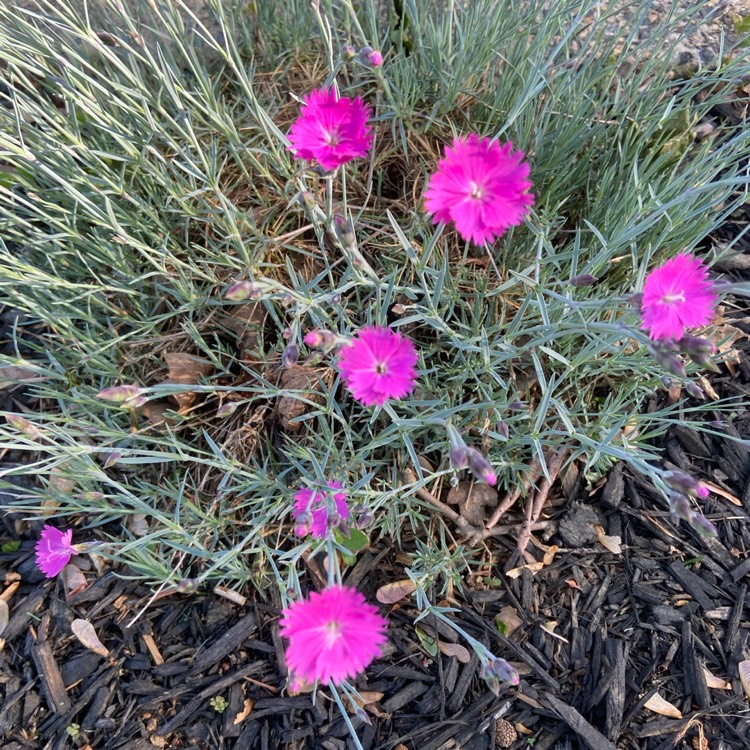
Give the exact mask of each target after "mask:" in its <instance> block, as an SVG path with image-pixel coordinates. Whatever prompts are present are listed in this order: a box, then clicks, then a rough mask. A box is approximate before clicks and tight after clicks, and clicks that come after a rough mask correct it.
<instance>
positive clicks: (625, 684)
mask: <svg viewBox="0 0 750 750" xmlns="http://www.w3.org/2000/svg"><path fill="white" fill-rule="evenodd" d="M730 115H731V113H729V114H727V112H718V113H717V117H722V118H729V119H731V116H730ZM748 220H750V215H747V212H745V215H743V216H735V217H733V219H732V221H731V222H727V223H726V225H725V226H724V227H722V229H721V231H720V232H719V233H718V235H717V237H715V238H713V239H714V240H715V241H716V242H717V243H718V244H721V243H722V242H727V240H729V239H731V238H732V237H736V236H737V235H738V234H739V233H740V232H741V231H742V229H743V228H744V227H745V226H746V224H747V221H748ZM734 249H735V250H740V251H741V253H740V254H737V255H735V256H734V261H733V264H732V263H730V264H729V266H727V265H725V266H724V268H725V270H727V271H728V272H729V274H730V275H734V276H736V277H741V276H745V277H746V278H747V269H748V268H750V243H747V242H746V241H745V240H744V239H743V240H742V241H741V242H740V243H738V244H737V245H736V246H735V248H734ZM746 278H745V280H746ZM737 325H738V326H739V327H740V328H743V327H744V328H747V326H746V325H745V324H744V323H743V322H738V323H737ZM736 346H737V348H738V349H739V362H738V364H736V366H735V367H734V368H733V371H732V372H730V373H729V374H727V372H728V371H725V372H724V374H723V375H721V376H718V377H715V378H712V379H711V385H712V386H713V388H714V389H715V390H716V391H717V392H718V394H719V395H720V396H741V397H743V398H746V397H747V395H748V393H750V365H749V364H748V359H747V342H742V343H740V344H736ZM743 347H744V348H743ZM6 395H7V394H6ZM666 397H667V396H666V395H665V394H660V395H657V396H656V397H655V399H654V403H653V404H651V405H650V407H651V408H658V407H659V405H660V402H659V399H663V398H666ZM9 408H11V409H12V406H10V407H9ZM749 424H750V412H748V411H742V412H740V413H737V414H736V416H735V419H734V420H733V422H732V424H724V425H717V426H716V428H715V432H716V433H717V434H715V435H705V434H701V433H696V432H693V431H691V430H689V429H687V428H686V427H684V426H681V425H679V424H677V425H675V426H674V427H673V428H671V429H670V430H669V432H668V433H667V435H666V436H665V437H664V439H663V440H662V441H661V443H662V447H663V448H664V452H665V456H666V459H667V460H668V462H669V464H671V465H673V466H676V467H679V468H680V469H683V470H685V471H688V472H689V473H691V474H692V475H694V476H696V477H698V478H701V479H703V480H706V481H709V482H711V483H712V484H713V485H714V486H715V487H718V488H719V489H720V490H722V492H723V493H724V494H723V495H722V494H717V493H716V492H714V493H713V494H712V496H711V498H710V499H708V500H707V501H705V505H704V510H705V513H706V515H707V516H708V517H709V518H710V519H711V520H713V521H714V523H715V524H716V525H717V527H718V529H719V535H720V540H719V541H718V542H716V541H710V540H706V539H704V538H702V537H700V536H698V535H696V534H695V533H694V532H693V531H692V530H691V529H690V528H688V527H686V526H685V525H682V526H680V527H679V528H676V527H675V525H674V523H673V521H672V519H671V518H670V517H669V515H668V513H667V512H666V511H665V508H664V505H663V502H662V501H661V500H660V498H659V496H658V493H656V492H655V490H654V489H653V488H652V487H651V486H650V485H649V484H648V483H647V482H645V481H644V480H643V479H642V478H641V477H639V476H636V475H633V474H631V473H630V472H629V471H628V470H627V469H624V468H623V467H622V466H617V467H615V468H614V469H613V471H612V472H610V475H609V476H608V478H607V480H606V482H605V483H603V484H602V485H600V486H599V487H597V488H596V490H595V491H594V492H592V493H589V494H586V493H584V492H583V489H582V483H581V481H580V480H579V479H578V478H577V477H576V476H575V475H571V476H569V477H567V479H566V481H564V482H562V484H561V486H559V487H557V488H556V491H557V494H556V495H555V493H554V492H553V495H552V497H551V498H550V501H549V504H548V506H547V516H548V525H547V528H546V529H545V542H548V543H552V544H558V545H559V549H558V551H557V554H556V556H555V558H554V560H553V561H552V563H551V564H549V565H547V566H545V567H544V568H543V569H542V570H540V571H538V572H537V573H535V574H532V572H531V571H530V570H529V569H525V570H523V571H522V573H521V574H520V575H519V576H518V577H517V578H514V579H512V578H509V577H507V576H505V575H503V571H502V570H501V569H500V568H499V567H497V566H489V567H487V569H486V570H484V571H483V572H484V573H486V576H485V577H484V578H482V580H481V581H478V580H477V579H476V577H474V580H473V581H472V583H473V584H474V585H473V587H472V588H470V589H468V591H467V593H466V597H465V605H464V606H463V607H462V611H461V612H460V613H459V614H456V615H454V617H455V620H456V622H457V623H458V624H460V625H461V627H462V628H464V629H465V630H467V631H468V632H470V633H471V634H472V635H474V636H475V637H476V638H478V639H479V640H481V641H483V642H484V643H485V644H486V645H487V646H488V647H489V648H490V649H492V650H493V651H494V652H496V653H497V654H498V655H500V656H503V657H505V658H507V659H509V660H510V661H512V662H514V663H515V664H516V665H517V666H518V667H519V669H520V671H521V673H522V675H521V683H520V685H519V686H518V687H517V688H511V689H508V690H506V691H505V692H504V693H502V694H501V695H500V697H499V698H496V697H495V696H494V695H493V694H492V693H491V692H489V691H488V689H487V686H486V684H485V683H484V682H483V681H482V680H481V679H480V678H479V675H478V669H477V660H476V658H475V657H474V658H472V659H471V660H470V661H469V662H468V663H461V662H459V661H458V659H457V657H456V656H446V655H443V654H442V653H438V654H437V656H434V657H431V656H429V655H428V654H427V652H426V651H425V650H424V648H423V647H422V645H421V644H420V643H419V641H418V639H417V637H416V635H415V632H414V627H413V624H412V623H413V617H414V615H415V614H416V613H415V612H414V611H413V610H412V608H411V606H410V605H409V604H408V603H403V604H402V605H401V607H394V609H393V611H392V612H391V613H390V616H389V623H390V631H389V641H390V644H389V648H388V652H387V653H386V654H385V655H384V657H383V658H382V659H380V660H378V661H376V662H375V663H374V664H373V665H372V666H371V667H370V669H368V670H367V674H366V676H365V677H363V678H362V679H361V680H360V681H359V682H358V686H359V687H360V690H362V691H367V695H368V697H369V698H370V699H372V700H373V703H372V704H369V705H367V706H366V713H367V715H368V717H369V723H364V722H363V721H362V720H361V718H359V717H357V716H352V722H353V723H354V725H355V726H356V727H357V731H358V735H359V737H360V740H361V742H362V745H363V747H364V748H365V750H404V748H406V749H407V750H450V749H451V748H456V749H458V748H462V749H464V750H487V749H489V748H493V747H512V748H522V747H532V746H533V748H534V749H535V750H554V748H560V749H561V750H575V749H576V748H588V749H589V750H669V749H672V748H690V749H692V750H740V749H744V748H748V747H750V719H749V718H748V716H750V714H748V713H747V707H748V706H747V699H746V697H745V695H744V692H743V689H742V686H741V683H740V680H739V673H738V664H739V662H741V661H743V660H744V659H746V658H748V657H750V649H748V631H749V629H750V622H749V621H748V611H747V603H748V602H747V600H748V597H747V589H748V580H750V579H748V573H750V556H749V555H748V548H750V530H749V529H748V524H747V518H748V512H750V482H749V481H748V480H749V479H750V454H749V453H748V451H747V450H745V449H744V448H743V447H741V446H739V445H738V444H737V443H736V442H733V441H731V440H729V439H727V438H725V437H722V436H721V434H722V433H723V434H725V435H727V436H735V437H739V436H742V437H747V436H748V435H749V434H750V430H748V425H749ZM592 514H593V516H592ZM592 517H594V518H598V519H599V520H600V521H601V523H602V525H603V526H604V528H605V531H606V533H607V534H608V535H610V536H618V537H620V538H621V540H622V545H623V546H622V552H621V553H620V554H613V553H611V552H609V551H607V550H605V549H604V548H603V547H602V546H601V545H599V544H598V543H596V542H595V541H593V540H591V539H590V538H588V537H586V536H585V534H584V536H583V537H581V536H580V531H581V528H582V527H583V526H586V525H588V527H589V528H590V520H591V518H592ZM587 519H588V520H587ZM520 520H521V519H520V516H514V515H513V514H508V516H506V517H505V518H504V523H513V522H515V521H519V522H520ZM490 543H491V545H492V548H491V550H490V551H491V552H492V556H493V559H495V560H498V559H499V560H501V561H504V560H507V559H508V557H509V555H510V551H511V550H512V549H513V547H514V542H513V540H510V539H504V538H497V539H494V540H491V541H490ZM503 545H505V546H507V550H503V549H502V547H503ZM0 576H2V579H3V581H4V585H5V589H4V593H3V595H2V596H3V598H5V599H6V600H7V601H8V602H9V604H10V613H11V617H10V621H9V623H8V625H7V626H6V628H5V630H4V632H3V633H2V636H1V639H0V738H2V739H3V746H2V747H3V749H4V750H29V749H36V748H45V749H47V748H50V749H51V750H56V749H58V748H71V747H72V748H86V749H88V748H91V750H119V749H125V748H127V749H128V750H130V749H132V750H152V749H153V748H182V749H185V750H188V749H192V748H195V749H196V750H198V749H199V750H209V749H210V750H221V749H224V748H226V749H227V750H246V749H250V748H261V749H262V750H275V749H277V748H288V749H289V750H292V749H294V750H303V749H307V748H310V749H312V748H321V749H325V750H345V749H350V748H354V744H353V741H352V740H351V738H350V737H349V734H348V731H347V728H346V725H345V723H344V721H343V720H342V719H341V717H340V715H339V712H338V709H337V708H336V706H335V704H334V703H333V702H332V701H331V700H330V699H329V698H328V697H327V695H326V692H325V691H319V692H318V694H317V696H316V697H315V701H314V702H313V696H311V695H300V696H296V697H290V696H288V695H287V694H286V692H285V677H284V670H283V666H282V665H283V646H282V644H281V642H280V640H279V636H278V627H277V620H278V615H279V612H278V608H274V607H273V606H268V605H265V604H262V603H260V602H253V601H248V602H247V603H245V604H244V605H241V604H235V603H232V602H230V601H228V600H227V599H226V598H224V597H222V596H220V595H217V594H216V593H215V592H214V591H209V590H207V591H199V592H193V593H189V594H177V593H175V594H172V595H168V596H165V597H163V598H158V599H156V600H155V601H150V600H151V596H152V593H151V592H150V591H149V590H147V589H145V588H144V587H142V586H140V585H139V584H137V583H134V582H131V581H126V580H122V579H119V578H117V577H116V576H114V575H113V574H111V573H110V574H106V575H104V576H103V577H101V578H98V579H97V580H95V581H94V582H93V583H92V585H91V586H90V587H89V588H87V589H85V590H83V591H81V592H79V593H78V594H76V595H73V596H71V597H70V598H69V599H67V600H66V599H65V597H64V592H63V585H62V583H61V582H60V581H57V580H55V581H48V580H45V579H44V578H42V576H41V574H40V573H39V571H38V570H37V569H36V567H35V565H34V561H33V543H32V542H25V543H24V544H23V545H22V547H21V550H20V551H16V552H14V553H8V554H0ZM400 577H402V576H401V566H400V565H399V564H398V563H397V562H396V560H395V552H393V548H391V547H389V546H387V545H386V544H384V543H381V544H379V545H376V546H374V547H372V548H370V549H369V550H366V551H365V552H363V553H362V554H361V555H360V557H359V559H358V562H357V564H356V566H355V567H354V568H352V569H351V570H350V571H349V573H348V576H347V580H346V583H348V584H349V585H353V586H357V587H358V588H360V589H361V590H363V591H364V592H365V593H366V594H367V596H368V598H370V599H374V594H375V591H376V589H377V588H378V587H379V586H380V585H382V584H384V583H387V582H390V581H393V580H394V579H396V578H400ZM504 608H511V609H513V610H515V613H514V614H515V615H516V616H517V620H516V621H515V623H514V624H515V626H516V629H515V630H513V632H512V633H510V634H509V635H507V636H506V635H503V634H502V633H501V632H500V630H498V627H497V626H496V624H495V618H496V615H498V613H499V612H500V611H501V610H503V609H504ZM505 611H506V612H507V611H508V610H507V609H505ZM79 618H82V619H86V620H89V621H90V622H91V623H92V624H93V626H94V628H95V630H96V632H97V634H98V636H99V638H100V639H101V641H102V642H103V644H104V646H105V647H106V648H107V649H108V654H107V655H106V656H105V655H99V654H96V653H94V652H92V651H90V650H87V649H86V648H84V647H83V646H82V645H81V643H80V642H79V641H78V640H77V639H76V638H75V637H73V636H72V635H71V632H72V631H71V622H72V621H73V620H74V619H79ZM422 627H423V629H424V630H425V631H426V632H428V633H429V632H432V633H433V635H434V633H435V630H437V633H438V635H439V638H440V640H441V641H443V642H451V641H454V642H455V641H457V640H458V639H457V635H456V633H455V632H454V631H452V630H450V629H448V628H446V627H444V626H442V625H441V626H440V627H437V628H436V629H432V630H431V629H430V622H429V621H423V623H422ZM657 693H658V695H659V696H660V697H661V698H663V699H665V700H666V701H668V702H669V703H670V704H672V708H671V710H672V711H673V713H674V715H673V716H671V717H669V716H663V715H661V714H659V713H657V712H655V711H653V710H651V709H649V708H646V707H645V705H646V704H647V703H648V704H649V706H651V705H653V704H652V702H651V701H652V699H653V698H654V696H655V695H656V694H657Z"/></svg>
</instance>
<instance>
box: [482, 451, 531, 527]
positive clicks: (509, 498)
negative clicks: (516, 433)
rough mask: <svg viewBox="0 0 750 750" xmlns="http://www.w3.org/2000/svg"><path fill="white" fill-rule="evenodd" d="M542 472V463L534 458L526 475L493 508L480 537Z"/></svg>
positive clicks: (495, 523)
mask: <svg viewBox="0 0 750 750" xmlns="http://www.w3.org/2000/svg"><path fill="white" fill-rule="evenodd" d="M542 474H543V471H542V464H541V462H540V461H539V459H538V458H535V459H534V463H533V464H532V465H531V468H530V469H529V471H528V472H527V474H526V476H525V477H524V478H523V479H522V480H521V483H520V484H518V485H516V486H515V487H514V488H513V489H512V490H511V491H510V492H509V493H508V494H507V495H506V496H505V498H504V499H503V501H502V502H501V503H500V505H498V506H497V508H495V512H494V513H493V514H492V517H491V518H490V520H489V521H487V523H486V524H485V526H484V531H483V532H482V536H481V538H482V539H484V538H485V537H486V536H489V534H488V533H487V532H489V530H490V529H492V528H493V527H494V526H497V523H498V521H499V520H500V519H501V518H502V516H503V513H505V512H507V511H508V510H509V509H510V508H511V506H512V505H513V504H514V503H515V502H516V500H518V498H519V497H521V494H522V493H524V492H527V491H528V489H529V488H530V487H531V485H532V484H534V483H535V482H536V481H537V480H538V479H539V477H541V476H542Z"/></svg>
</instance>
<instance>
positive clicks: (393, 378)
mask: <svg viewBox="0 0 750 750" xmlns="http://www.w3.org/2000/svg"><path fill="white" fill-rule="evenodd" d="M416 363H417V352H416V351H415V349H414V344H412V343H411V341H409V339H407V338H404V337H403V336H402V335H401V334H400V333H395V332H394V331H391V330H389V329H388V328H363V329H362V330H361V331H359V332H358V333H357V335H356V336H355V337H354V338H353V339H352V341H351V344H349V345H347V346H344V347H342V349H341V351H340V353H339V371H340V372H341V377H342V378H343V380H344V383H345V384H346V387H347V388H348V389H349V390H350V391H351V392H352V395H353V396H354V398H356V399H357V401H360V402H361V403H363V404H364V405H365V406H373V405H374V404H379V405H382V404H384V403H385V402H386V401H387V400H388V399H389V398H403V397H404V396H408V395H409V394H410V393H411V392H412V391H413V390H414V381H415V380H416V377H417V374H416V371H415V370H414V365H415V364H416Z"/></svg>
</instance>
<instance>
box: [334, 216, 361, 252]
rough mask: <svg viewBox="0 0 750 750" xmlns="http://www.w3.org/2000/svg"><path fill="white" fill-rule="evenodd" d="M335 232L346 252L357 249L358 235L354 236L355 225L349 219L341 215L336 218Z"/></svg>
mask: <svg viewBox="0 0 750 750" xmlns="http://www.w3.org/2000/svg"><path fill="white" fill-rule="evenodd" d="M333 231H334V233H335V235H336V239H338V241H339V242H340V243H341V246H342V247H343V248H344V250H349V251H353V250H356V249H357V235H356V234H354V225H353V224H352V223H351V221H349V219H345V218H344V217H343V216H339V215H336V216H334V217H333Z"/></svg>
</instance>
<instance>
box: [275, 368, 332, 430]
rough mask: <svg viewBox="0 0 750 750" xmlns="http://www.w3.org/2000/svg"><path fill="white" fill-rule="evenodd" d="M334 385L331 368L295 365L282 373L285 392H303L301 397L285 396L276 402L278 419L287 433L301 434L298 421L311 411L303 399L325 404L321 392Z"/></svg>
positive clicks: (282, 385) (300, 424)
mask: <svg viewBox="0 0 750 750" xmlns="http://www.w3.org/2000/svg"><path fill="white" fill-rule="evenodd" d="M332 383H333V370H332V369H331V368H330V367H321V368H315V369H313V368H310V367H305V366H304V365H294V366H292V367H289V368H288V369H285V370H283V371H282V373H281V387H282V388H283V389H284V390H285V391H302V397H300V396H299V395H291V394H289V395H283V396H280V397H279V399H278V401H277V402H276V418H277V419H278V420H279V422H280V424H281V426H282V427H283V428H284V430H286V431H287V432H299V431H300V429H301V428H302V423H301V422H298V421H296V420H297V419H299V418H300V417H301V416H302V415H303V414H307V412H309V411H310V409H311V407H310V404H308V403H305V401H303V400H302V399H303V398H304V399H306V400H307V401H313V402H314V403H319V404H322V403H323V396H322V394H321V391H322V390H323V388H330V387H331V384H332Z"/></svg>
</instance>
